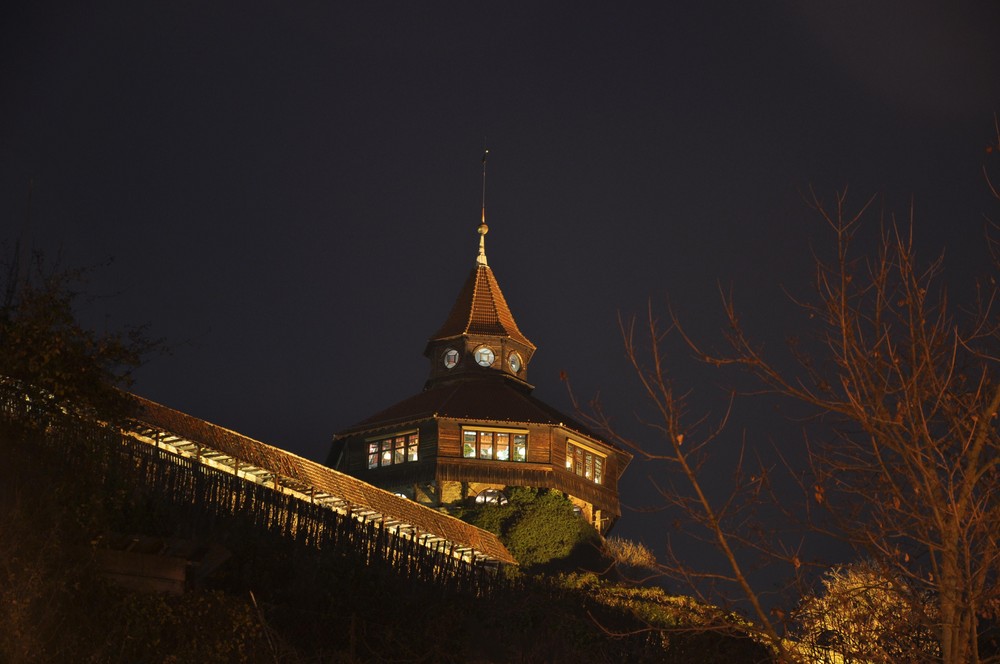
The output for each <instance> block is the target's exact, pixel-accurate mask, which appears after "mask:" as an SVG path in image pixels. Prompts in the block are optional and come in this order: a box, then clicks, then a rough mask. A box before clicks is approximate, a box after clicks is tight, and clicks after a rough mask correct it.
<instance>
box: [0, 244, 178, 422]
mask: <svg viewBox="0 0 1000 664" xmlns="http://www.w3.org/2000/svg"><path fill="white" fill-rule="evenodd" d="M17 253H18V252H16V251H15V252H14V258H12V259H10V260H8V261H7V262H6V264H5V265H4V266H3V267H4V269H3V270H2V272H0V278H2V279H3V280H4V281H3V282H2V283H0V292H2V293H3V301H2V302H0V376H4V377H6V378H9V379H14V380H17V381H20V383H21V384H22V386H24V387H25V388H26V387H27V386H32V387H33V388H35V389H37V390H38V392H37V394H36V398H37V400H38V401H39V402H40V403H41V402H45V401H47V400H49V399H52V398H54V402H55V403H63V404H65V403H71V404H73V405H74V407H75V408H78V409H82V410H86V411H90V412H92V413H94V414H96V415H97V416H98V417H101V418H103V419H120V418H121V417H122V416H124V415H125V414H126V413H127V407H128V403H129V402H128V399H127V398H126V397H125V396H124V395H123V394H122V393H121V392H120V389H119V388H125V387H128V386H129V385H130V384H131V380H132V372H133V371H134V370H135V369H136V368H137V367H138V366H139V365H140V363H141V362H142V360H143V358H144V357H146V356H147V355H149V354H151V353H153V352H158V351H162V350H163V349H164V344H163V342H162V341H161V340H154V339H151V338H150V337H149V336H148V332H147V329H146V327H144V326H138V327H127V328H125V329H123V330H121V331H118V332H103V333H98V332H95V331H93V330H90V329H87V328H86V327H84V326H83V325H82V324H81V323H80V322H79V320H78V318H77V316H76V311H75V309H74V307H75V305H76V304H77V303H78V301H79V299H80V297H81V295H82V291H81V290H79V289H80V288H81V287H82V286H84V285H85V283H86V278H87V276H88V274H89V272H90V270H89V269H86V268H82V269H60V268H58V267H55V266H50V265H48V264H47V263H46V261H45V259H44V257H43V256H42V255H41V254H36V255H35V256H34V257H33V259H32V260H31V261H30V264H28V265H25V262H26V261H24V259H23V258H21V257H19V256H18V255H17ZM43 395H44V396H43Z"/></svg>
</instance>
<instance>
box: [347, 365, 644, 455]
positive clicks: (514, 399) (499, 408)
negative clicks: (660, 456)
mask: <svg viewBox="0 0 1000 664" xmlns="http://www.w3.org/2000/svg"><path fill="white" fill-rule="evenodd" d="M435 416H437V417H450V418H455V419H468V420H478V421H492V422H507V423H531V424H554V425H559V426H562V427H565V428H567V429H571V430H573V431H576V432H578V433H580V434H583V435H584V436H587V437H589V438H593V439H594V440H599V441H601V442H603V443H604V444H606V445H608V446H609V447H611V448H613V449H619V448H618V447H617V446H615V445H612V444H611V443H608V442H607V441H604V440H603V439H602V438H601V437H600V436H598V435H596V434H594V433H593V432H591V431H590V430H588V429H587V427H585V426H584V425H583V424H580V423H579V422H577V421H576V420H574V419H573V418H572V417H570V416H568V415H565V414H563V413H561V412H559V411H558V410H556V409H555V408H553V407H552V406H550V405H548V404H547V403H545V402H544V401H540V400H539V399H536V398H535V397H533V396H531V394H530V393H529V392H527V391H526V390H525V389H523V388H521V387H519V386H517V385H515V384H512V383H510V382H509V381H505V380H499V379H496V378H481V379H478V380H462V381H455V382H453V383H451V384H447V385H444V386H441V387H434V388H431V389H428V390H424V391H423V392H420V393H419V394H415V395H413V396H412V397H409V398H407V399H403V400H402V401H400V402H398V403H396V404H394V405H392V406H389V407H388V408H386V409H385V410H383V411H381V412H378V413H376V414H374V415H372V416H371V417H369V418H367V419H365V420H363V421H361V422H359V423H358V424H356V425H354V426H352V427H351V428H350V429H348V430H346V431H344V432H341V434H345V433H351V432H356V431H363V430H366V429H371V428H374V427H378V426H382V425H385V426H391V425H394V424H399V423H403V422H415V421H418V420H423V419H427V418H430V417H435ZM619 451H621V450H619ZM623 453H624V452H623ZM629 457H631V455H629Z"/></svg>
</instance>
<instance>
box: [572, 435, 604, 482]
mask: <svg viewBox="0 0 1000 664" xmlns="http://www.w3.org/2000/svg"><path fill="white" fill-rule="evenodd" d="M607 468H608V455H607V454H606V453H604V452H601V451H599V450H597V449H594V448H593V447H591V446H590V445H587V444H585V443H581V442H579V441H577V440H573V439H572V438H567V439H566V471H567V472H570V473H573V474H574V475H577V476H579V477H582V478H583V479H585V480H587V481H588V482H593V483H594V484H597V485H600V486H604V478H605V476H606V474H607Z"/></svg>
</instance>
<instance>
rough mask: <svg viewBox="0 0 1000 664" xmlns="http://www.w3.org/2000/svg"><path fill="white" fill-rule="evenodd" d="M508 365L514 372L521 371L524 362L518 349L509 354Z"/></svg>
mask: <svg viewBox="0 0 1000 664" xmlns="http://www.w3.org/2000/svg"><path fill="white" fill-rule="evenodd" d="M507 366H509V367H510V370H511V371H513V372H514V373H520V371H521V367H523V366H524V363H523V362H522V361H521V355H520V354H519V353H518V352H517V351H514V352H513V353H511V354H510V355H508V356H507Z"/></svg>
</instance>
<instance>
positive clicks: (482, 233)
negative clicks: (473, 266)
mask: <svg viewBox="0 0 1000 664" xmlns="http://www.w3.org/2000/svg"><path fill="white" fill-rule="evenodd" d="M489 153H490V151H489V150H488V149H487V148H483V216H482V221H480V222H479V229H478V233H479V255H478V256H477V257H476V263H477V264H479V265H489V263H487V262H486V234H487V233H489V232H490V227H489V226H487V225H486V156H487V155H488V154H489Z"/></svg>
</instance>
